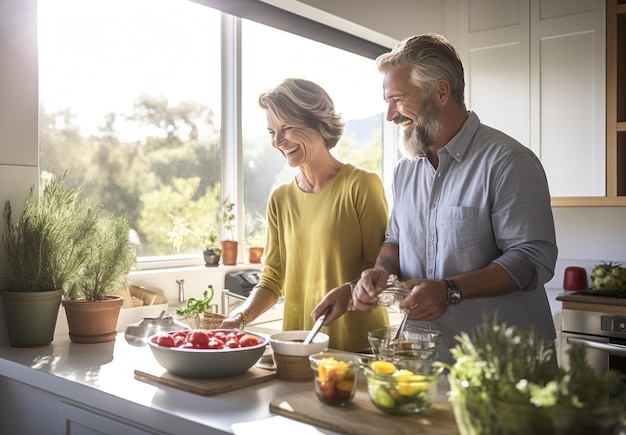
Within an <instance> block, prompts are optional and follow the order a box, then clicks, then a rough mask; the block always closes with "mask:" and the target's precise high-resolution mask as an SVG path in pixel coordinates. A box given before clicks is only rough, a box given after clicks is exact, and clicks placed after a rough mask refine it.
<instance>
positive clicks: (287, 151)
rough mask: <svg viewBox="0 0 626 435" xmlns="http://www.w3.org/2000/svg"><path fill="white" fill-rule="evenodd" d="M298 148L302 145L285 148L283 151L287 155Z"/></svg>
mask: <svg viewBox="0 0 626 435" xmlns="http://www.w3.org/2000/svg"><path fill="white" fill-rule="evenodd" d="M298 148H300V146H299V145H296V146H295V147H293V148H288V149H285V150H283V153H285V155H287V154H291V153H292V152H294V151H296V150H297V149H298Z"/></svg>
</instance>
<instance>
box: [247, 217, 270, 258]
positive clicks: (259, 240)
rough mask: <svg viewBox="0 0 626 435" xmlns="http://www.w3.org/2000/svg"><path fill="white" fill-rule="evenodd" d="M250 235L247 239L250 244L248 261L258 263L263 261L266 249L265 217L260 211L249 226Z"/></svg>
mask: <svg viewBox="0 0 626 435" xmlns="http://www.w3.org/2000/svg"><path fill="white" fill-rule="evenodd" d="M249 234H250V235H249V236H248V239H247V245H248V262H249V263H252V264H257V263H260V262H261V258H263V252H264V251H265V237H266V235H265V218H264V217H263V215H261V214H260V213H257V216H256V218H255V219H254V222H252V223H251V225H250V226H249Z"/></svg>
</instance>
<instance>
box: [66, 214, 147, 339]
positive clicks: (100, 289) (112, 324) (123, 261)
mask: <svg viewBox="0 0 626 435" xmlns="http://www.w3.org/2000/svg"><path fill="white" fill-rule="evenodd" d="M129 233H130V224H129V222H128V220H127V219H126V218H124V217H121V216H116V215H114V214H112V213H102V214H101V215H100V216H99V218H98V222H97V225H96V230H95V231H94V232H93V234H92V236H91V240H90V243H89V246H88V257H87V259H86V261H85V262H84V264H83V265H82V267H81V268H80V273H79V274H78V276H77V278H76V280H75V281H74V282H73V283H72V285H71V286H69V287H68V289H67V290H66V298H65V299H64V300H63V301H62V302H61V304H62V305H63V307H64V308H65V313H66V315H67V323H68V326H69V334H70V339H71V340H72V341H73V342H76V343H102V342H106V341H112V340H114V339H115V336H116V335H117V331H116V326H117V319H118V317H119V313H120V309H121V308H122V304H123V302H124V299H123V297H122V296H119V295H112V293H113V292H115V291H116V290H118V289H119V288H120V287H122V286H123V285H125V284H127V280H128V272H130V270H131V269H133V268H134V267H136V265H137V259H136V257H135V255H134V253H133V251H132V249H131V247H130V245H129V242H128V236H129Z"/></svg>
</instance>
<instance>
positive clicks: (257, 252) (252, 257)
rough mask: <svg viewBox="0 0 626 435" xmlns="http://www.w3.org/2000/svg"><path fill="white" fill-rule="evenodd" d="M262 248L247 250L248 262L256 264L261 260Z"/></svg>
mask: <svg viewBox="0 0 626 435" xmlns="http://www.w3.org/2000/svg"><path fill="white" fill-rule="evenodd" d="M263 251H264V248H263V247H262V246H256V247H251V248H248V262H250V263H253V264H258V263H260V262H261V258H263Z"/></svg>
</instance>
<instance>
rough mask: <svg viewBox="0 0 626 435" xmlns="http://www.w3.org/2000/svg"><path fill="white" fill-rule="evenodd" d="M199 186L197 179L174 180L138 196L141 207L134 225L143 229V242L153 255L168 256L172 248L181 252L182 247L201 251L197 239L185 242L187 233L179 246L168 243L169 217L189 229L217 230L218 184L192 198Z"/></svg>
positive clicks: (170, 239)
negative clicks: (154, 253) (198, 196)
mask: <svg viewBox="0 0 626 435" xmlns="http://www.w3.org/2000/svg"><path fill="white" fill-rule="evenodd" d="M199 184H200V178H199V177H190V178H187V179H184V178H177V179H174V180H173V182H172V183H171V185H169V186H165V185H161V186H160V189H157V190H154V191H152V192H150V193H146V194H144V195H142V196H141V202H142V204H143V208H142V211H141V218H140V220H139V222H138V223H139V226H140V227H141V228H143V232H144V239H145V240H146V241H147V242H148V243H149V244H150V245H151V247H152V249H153V252H160V253H171V252H172V249H175V250H176V248H178V249H182V248H183V247H185V246H187V247H188V248H189V251H188V252H193V251H194V250H195V251H199V250H200V249H202V248H203V246H202V245H201V244H200V242H199V240H198V239H193V238H192V239H190V240H189V239H188V236H189V235H191V234H190V233H188V234H184V235H183V236H184V237H183V239H182V242H183V243H180V244H172V242H173V240H172V238H171V237H170V233H172V227H171V225H172V219H173V218H172V216H175V217H176V219H178V220H180V222H184V223H185V225H188V226H189V228H204V227H207V226H208V227H217V225H218V223H219V213H220V202H219V191H220V185H219V183H218V184H217V185H215V186H214V187H213V188H209V189H207V191H206V192H205V194H204V195H203V196H201V197H200V198H198V199H194V197H195V195H196V192H197V189H198V186H199ZM174 230H176V228H174ZM189 231H191V230H189ZM177 252H178V251H177Z"/></svg>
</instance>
